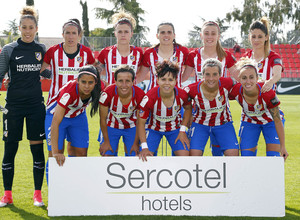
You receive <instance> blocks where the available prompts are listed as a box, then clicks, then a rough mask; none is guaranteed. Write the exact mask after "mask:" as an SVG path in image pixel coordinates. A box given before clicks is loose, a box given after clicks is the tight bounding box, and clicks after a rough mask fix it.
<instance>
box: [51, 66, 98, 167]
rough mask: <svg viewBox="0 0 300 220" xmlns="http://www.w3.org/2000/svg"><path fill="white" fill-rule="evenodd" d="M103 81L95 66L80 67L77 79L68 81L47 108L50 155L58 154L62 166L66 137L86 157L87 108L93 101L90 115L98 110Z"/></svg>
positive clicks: (77, 152) (87, 139) (77, 153)
mask: <svg viewBox="0 0 300 220" xmlns="http://www.w3.org/2000/svg"><path fill="white" fill-rule="evenodd" d="M103 86H104V83H102V82H101V80H100V76H99V73H98V70H97V69H96V68H95V67H93V66H91V65H90V66H84V67H82V68H80V70H79V73H78V77H77V80H71V81H69V82H68V83H66V84H65V85H64V86H63V87H62V88H61V89H60V90H59V92H58V93H57V94H56V95H55V96H54V97H53V99H52V102H51V104H52V105H51V107H50V108H49V109H48V110H47V115H46V120H45V127H49V128H50V129H47V130H46V137H47V144H48V150H49V157H52V156H53V157H55V159H56V162H57V163H58V165H60V166H62V165H63V164H64V161H65V157H64V154H63V153H64V148H63V146H64V139H67V140H68V141H69V142H70V143H71V146H73V147H74V148H75V149H76V150H75V151H76V156H81V157H85V156H87V150H88V144H89V130H88V121H87V117H86V114H85V109H86V107H87V106H88V105H89V103H92V107H91V116H93V115H94V114H95V113H96V112H97V111H98V108H99V107H98V106H99V98H100V92H101V87H102V88H103Z"/></svg>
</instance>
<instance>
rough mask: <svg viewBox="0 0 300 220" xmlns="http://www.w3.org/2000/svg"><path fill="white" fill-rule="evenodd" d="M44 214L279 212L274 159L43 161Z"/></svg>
mask: <svg viewBox="0 0 300 220" xmlns="http://www.w3.org/2000/svg"><path fill="white" fill-rule="evenodd" d="M48 196H49V197H48V215H49V216H80V215H192V216H266V217H280V216H284V215H285V194H284V161H283V158H279V157H149V158H148V162H142V161H141V160H139V159H138V158H137V157H130V158H129V157H111V158H110V157H109V158H108V157H86V158H84V157H81V158H74V157H73V158H66V162H65V164H64V166H63V167H59V166H58V165H57V163H56V161H55V159H54V158H50V161H49V193H48Z"/></svg>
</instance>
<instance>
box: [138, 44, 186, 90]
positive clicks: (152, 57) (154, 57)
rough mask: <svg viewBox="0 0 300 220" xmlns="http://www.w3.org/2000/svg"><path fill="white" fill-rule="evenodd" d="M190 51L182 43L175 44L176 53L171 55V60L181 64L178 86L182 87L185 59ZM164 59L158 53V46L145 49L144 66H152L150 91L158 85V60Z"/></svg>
mask: <svg viewBox="0 0 300 220" xmlns="http://www.w3.org/2000/svg"><path fill="white" fill-rule="evenodd" d="M188 53H189V50H188V49H187V48H186V47H183V46H181V45H174V53H173V55H172V56H171V57H170V61H171V62H175V63H177V64H178V66H179V73H178V76H177V84H176V86H178V87H181V83H182V71H183V66H184V65H185V60H186V58H187V55H188ZM163 60H164V59H163V58H162V57H161V56H159V55H158V46H157V47H153V48H148V49H147V50H146V51H145V54H144V57H143V66H145V67H149V68H150V83H149V86H148V89H147V91H149V90H150V89H152V88H154V87H155V86H157V85H158V84H157V81H156V70H155V65H156V63H157V62H162V61H163Z"/></svg>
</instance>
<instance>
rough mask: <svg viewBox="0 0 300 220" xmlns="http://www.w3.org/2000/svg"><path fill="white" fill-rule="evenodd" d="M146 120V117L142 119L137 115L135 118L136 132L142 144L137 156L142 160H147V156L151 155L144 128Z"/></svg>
mask: <svg viewBox="0 0 300 220" xmlns="http://www.w3.org/2000/svg"><path fill="white" fill-rule="evenodd" d="M146 120H147V119H143V118H141V117H140V116H138V120H137V133H138V137H139V139H140V141H141V146H142V151H141V152H140V153H139V158H140V159H142V160H143V161H147V156H153V153H152V152H151V151H149V149H148V145H147V139H146V129H145V125H146Z"/></svg>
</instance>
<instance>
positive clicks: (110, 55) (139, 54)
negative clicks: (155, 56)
mask: <svg viewBox="0 0 300 220" xmlns="http://www.w3.org/2000/svg"><path fill="white" fill-rule="evenodd" d="M142 58H143V50H142V48H140V47H135V46H130V54H129V55H128V56H127V57H123V56H121V55H120V53H119V51H118V48H117V46H116V45H113V46H109V47H106V48H104V49H103V50H101V52H100V54H99V56H98V60H99V62H100V63H102V64H104V65H105V70H106V81H107V83H108V84H109V85H111V84H113V83H114V82H115V78H114V73H115V71H116V69H117V68H118V67H119V66H120V65H122V64H127V65H129V66H130V67H131V68H132V69H133V70H134V71H135V73H136V72H137V69H138V67H139V66H140V65H141V62H142Z"/></svg>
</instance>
